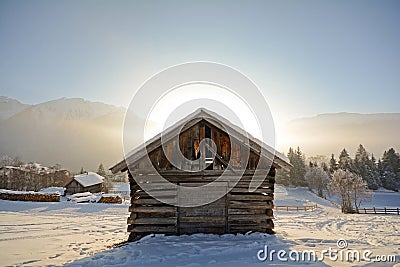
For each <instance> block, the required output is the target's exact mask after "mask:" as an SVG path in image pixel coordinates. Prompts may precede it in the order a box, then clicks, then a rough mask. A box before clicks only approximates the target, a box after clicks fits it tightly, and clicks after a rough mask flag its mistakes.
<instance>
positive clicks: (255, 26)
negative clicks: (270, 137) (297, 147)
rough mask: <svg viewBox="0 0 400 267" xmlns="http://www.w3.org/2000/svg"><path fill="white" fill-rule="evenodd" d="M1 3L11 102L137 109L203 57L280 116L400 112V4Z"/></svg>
mask: <svg viewBox="0 0 400 267" xmlns="http://www.w3.org/2000/svg"><path fill="white" fill-rule="evenodd" d="M215 2H216V1H198V2H194V1H4V0H3V1H0V95H6V96H10V97H13V98H16V99H19V100H20V101H22V102H25V103H30V104H35V103H39V102H43V101H47V100H52V99H55V98H60V97H83V98H85V99H88V100H93V101H102V102H106V103H111V104H114V105H121V106H127V105H128V104H129V100H130V97H131V95H132V94H133V92H134V90H135V89H136V88H137V87H138V86H140V84H142V83H143V82H144V81H145V80H146V79H147V78H149V77H150V76H151V75H153V74H155V73H156V72H158V71H160V70H161V69H163V68H166V67H168V66H171V65H175V64H178V63H182V62H187V61H193V60H200V61H214V62H219V63H223V64H227V65H230V66H232V67H234V68H236V69H238V70H240V71H242V72H243V73H244V74H246V75H247V76H249V77H250V78H251V79H252V80H253V81H255V82H256V83H257V84H258V85H259V87H260V88H261V90H262V91H263V92H264V94H265V95H266V97H267V99H268V101H269V103H270V106H271V110H272V113H273V115H274V116H276V118H277V119H278V120H280V119H281V120H286V119H291V118H296V117H303V116H311V115H315V114H319V113H330V112H341V111H347V112H361V113H374V112H400V105H399V100H400V2H399V1H294V0H293V1H219V2H218V3H215Z"/></svg>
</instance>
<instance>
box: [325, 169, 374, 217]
mask: <svg viewBox="0 0 400 267" xmlns="http://www.w3.org/2000/svg"><path fill="white" fill-rule="evenodd" d="M328 189H329V192H330V193H332V194H334V195H338V196H339V197H340V200H341V206H342V212H344V213H353V212H354V209H356V210H357V209H358V208H359V207H360V205H361V201H362V200H365V199H368V198H370V197H371V193H370V191H368V186H367V182H365V181H364V180H363V179H362V177H361V176H360V175H358V174H355V173H352V172H350V171H349V170H342V169H339V170H337V171H335V172H334V173H333V176H332V179H331V180H330V181H329V183H328ZM353 205H354V206H353Z"/></svg>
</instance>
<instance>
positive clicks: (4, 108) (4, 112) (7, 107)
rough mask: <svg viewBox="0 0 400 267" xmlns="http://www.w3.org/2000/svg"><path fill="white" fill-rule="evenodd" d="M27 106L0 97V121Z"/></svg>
mask: <svg viewBox="0 0 400 267" xmlns="http://www.w3.org/2000/svg"><path fill="white" fill-rule="evenodd" d="M29 106H30V105H28V104H23V103H21V102H19V101H18V100H15V99H12V98H9V97H6V96H0V120H5V119H8V118H10V117H12V116H13V115H15V114H17V113H19V112H21V111H23V110H24V109H26V108H28V107H29Z"/></svg>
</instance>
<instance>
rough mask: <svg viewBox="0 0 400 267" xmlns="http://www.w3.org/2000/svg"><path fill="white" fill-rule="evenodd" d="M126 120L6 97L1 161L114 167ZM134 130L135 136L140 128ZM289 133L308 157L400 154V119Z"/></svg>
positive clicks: (110, 112) (102, 107)
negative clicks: (357, 150)
mask: <svg viewBox="0 0 400 267" xmlns="http://www.w3.org/2000/svg"><path fill="white" fill-rule="evenodd" d="M124 116H125V109H124V108H122V107H116V106H113V105H108V104H104V103H101V102H91V101H87V100H84V99H81V98H61V99H57V100H52V101H48V102H44V103H40V104H37V105H27V104H23V103H21V102H19V101H17V100H14V99H11V98H8V97H0V129H1V131H0V156H1V155H3V154H8V155H10V156H20V157H22V159H24V160H25V161H36V162H40V163H43V164H45V165H54V164H56V163H60V164H61V165H62V166H63V167H65V168H68V169H70V170H72V171H78V170H79V169H80V168H81V167H84V168H86V169H88V170H95V169H96V168H97V166H98V165H99V164H100V163H103V164H104V165H105V166H107V167H110V166H111V165H112V164H114V163H115V162H117V161H119V160H120V159H122V158H123V145H122V129H123V120H124ZM138 120H139V119H138ZM130 125H131V127H133V128H132V129H131V130H130V132H135V130H136V129H135V128H134V127H135V123H134V122H133V123H130ZM284 131H285V134H286V136H288V139H289V140H287V142H286V144H287V146H293V147H297V146H300V147H301V149H302V150H303V151H304V152H305V153H306V155H307V156H313V155H317V154H323V155H327V156H328V155H330V154H331V153H335V154H336V155H337V154H338V153H339V151H340V150H341V149H342V148H343V147H346V148H347V149H348V150H349V151H350V152H351V153H353V152H354V150H355V148H356V147H357V146H358V144H360V143H361V144H363V145H364V146H365V147H366V149H367V150H368V151H369V152H371V153H374V154H375V155H376V156H377V157H380V156H381V155H382V152H383V151H384V150H386V149H388V148H389V147H394V148H395V149H396V150H397V151H399V150H400V147H399V145H400V142H399V138H398V135H399V132H400V113H377V114H358V113H344V112H343V113H334V114H320V115H317V116H315V117H308V118H300V119H296V120H293V121H291V122H289V123H288V124H287V125H286V127H285V129H284ZM134 135H135V133H133V136H134ZM133 143H134V144H136V143H137V145H138V144H139V143H140V142H139V140H133ZM134 144H132V146H134ZM133 148H134V147H132V149H133ZM284 152H287V151H284Z"/></svg>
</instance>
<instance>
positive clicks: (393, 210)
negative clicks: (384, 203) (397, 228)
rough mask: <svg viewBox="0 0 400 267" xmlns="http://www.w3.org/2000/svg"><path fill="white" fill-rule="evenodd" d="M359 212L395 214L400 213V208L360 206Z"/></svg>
mask: <svg viewBox="0 0 400 267" xmlns="http://www.w3.org/2000/svg"><path fill="white" fill-rule="evenodd" d="M357 213H359V214H395V215H400V208H375V207H373V208H360V209H357Z"/></svg>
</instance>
